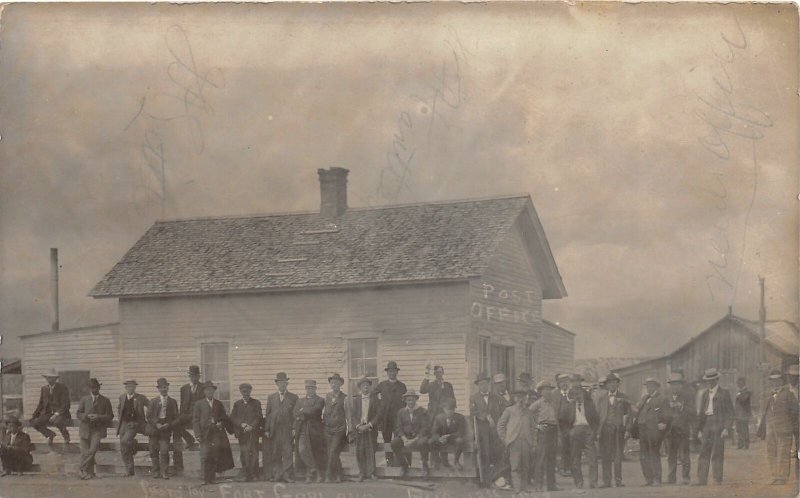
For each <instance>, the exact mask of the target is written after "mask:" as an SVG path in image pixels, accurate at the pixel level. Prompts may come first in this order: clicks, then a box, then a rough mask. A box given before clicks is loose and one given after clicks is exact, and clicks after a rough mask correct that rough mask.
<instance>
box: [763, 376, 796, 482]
mask: <svg viewBox="0 0 800 498" xmlns="http://www.w3.org/2000/svg"><path fill="white" fill-rule="evenodd" d="M769 384H770V388H771V389H772V393H771V395H770V397H769V398H767V406H766V407H765V408H764V412H763V415H762V416H761V423H759V424H758V431H757V435H758V437H759V438H761V439H766V440H767V461H768V462H769V468H770V472H771V474H772V481H770V484H775V485H781V484H786V480H787V479H789V472H790V468H791V465H790V463H789V457H790V456H792V438H793V433H794V430H795V427H797V415H798V406H797V397H796V396H795V395H794V392H793V391H792V390H791V389H789V386H788V385H787V384H786V381H785V380H784V376H783V374H782V373H781V371H780V370H772V371H771V372H770V373H769Z"/></svg>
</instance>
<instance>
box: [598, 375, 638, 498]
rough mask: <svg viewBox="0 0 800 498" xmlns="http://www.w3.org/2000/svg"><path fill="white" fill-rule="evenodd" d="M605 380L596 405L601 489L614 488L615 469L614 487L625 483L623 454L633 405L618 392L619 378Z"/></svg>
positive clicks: (607, 377)
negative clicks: (623, 479)
mask: <svg viewBox="0 0 800 498" xmlns="http://www.w3.org/2000/svg"><path fill="white" fill-rule="evenodd" d="M604 380H605V389H600V390H598V391H597V395H596V396H595V405H596V408H597V414H598V416H599V418H600V422H599V424H598V427H599V431H598V434H597V440H598V446H599V450H600V461H601V462H602V464H603V484H601V485H600V487H601V488H608V487H611V474H612V467H613V474H614V484H616V486H617V487H621V486H623V483H622V454H623V453H624V451H625V434H626V432H627V431H628V425H629V422H630V416H631V403H630V400H629V399H628V397H627V396H626V395H625V393H623V392H622V391H620V390H619V382H620V378H619V376H618V375H617V374H615V373H613V372H611V373H609V374H608V375H607V376H606V378H605V379H604Z"/></svg>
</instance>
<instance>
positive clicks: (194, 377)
mask: <svg viewBox="0 0 800 498" xmlns="http://www.w3.org/2000/svg"><path fill="white" fill-rule="evenodd" d="M188 375H189V383H188V384H184V385H182V386H181V391H180V394H181V396H180V397H181V399H180V416H179V421H178V423H177V426H176V429H175V438H176V439H177V438H182V439H183V440H184V441H185V442H186V446H187V449H192V448H196V447H197V446H196V442H195V439H194V437H192V435H191V434H190V433H189V431H187V430H186V428H187V427H189V426H191V424H192V416H193V415H194V404H195V402H197V401H198V400H201V399H203V383H202V382H200V367H198V366H197V365H190V366H189V372H188ZM173 457H174V459H175V469H176V470H183V452H181V451H180V450H176V451H174V453H173Z"/></svg>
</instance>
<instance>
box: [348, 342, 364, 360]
mask: <svg viewBox="0 0 800 498" xmlns="http://www.w3.org/2000/svg"><path fill="white" fill-rule="evenodd" d="M363 357H364V341H362V340H356V339H354V340H351V341H350V358H351V359H361V358H363Z"/></svg>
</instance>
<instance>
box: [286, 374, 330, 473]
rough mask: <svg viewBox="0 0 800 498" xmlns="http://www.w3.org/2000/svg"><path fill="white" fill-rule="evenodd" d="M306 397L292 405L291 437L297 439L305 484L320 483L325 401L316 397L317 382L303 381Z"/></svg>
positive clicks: (322, 462)
mask: <svg viewBox="0 0 800 498" xmlns="http://www.w3.org/2000/svg"><path fill="white" fill-rule="evenodd" d="M305 388H306V395H305V397H303V398H300V399H298V400H297V404H295V405H294V426H293V428H292V436H293V437H296V438H297V455H298V456H299V457H300V459H301V460H302V461H303V463H304V464H305V466H306V484H309V483H311V482H313V475H314V474H316V477H317V482H322V480H323V479H324V478H323V475H322V473H323V469H325V455H326V451H325V430H324V428H323V425H322V410H323V409H324V408H325V400H324V399H322V398H320V397H319V396H317V381H316V380H306V381H305Z"/></svg>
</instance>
